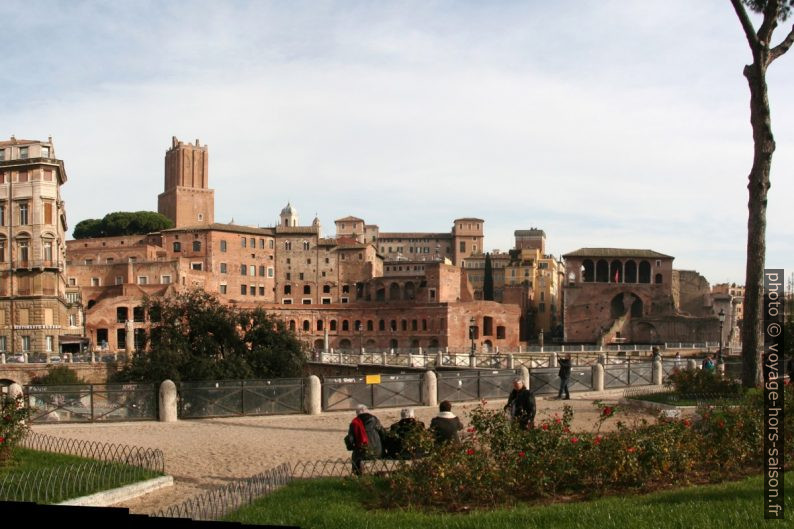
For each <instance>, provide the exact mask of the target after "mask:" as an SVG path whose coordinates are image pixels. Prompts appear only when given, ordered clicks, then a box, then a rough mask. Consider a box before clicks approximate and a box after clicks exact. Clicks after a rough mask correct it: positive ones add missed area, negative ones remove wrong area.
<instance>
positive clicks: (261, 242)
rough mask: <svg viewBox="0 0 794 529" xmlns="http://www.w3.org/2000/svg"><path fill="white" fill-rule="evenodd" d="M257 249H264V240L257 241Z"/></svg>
mask: <svg viewBox="0 0 794 529" xmlns="http://www.w3.org/2000/svg"><path fill="white" fill-rule="evenodd" d="M259 249H260V250H264V249H265V240H264V239H259Z"/></svg>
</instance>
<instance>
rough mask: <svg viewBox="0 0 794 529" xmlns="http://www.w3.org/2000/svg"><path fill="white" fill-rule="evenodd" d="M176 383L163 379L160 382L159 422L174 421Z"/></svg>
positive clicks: (175, 417)
mask: <svg viewBox="0 0 794 529" xmlns="http://www.w3.org/2000/svg"><path fill="white" fill-rule="evenodd" d="M176 420H177V413H176V384H174V382H173V381H171V380H163V382H162V384H160V422H176Z"/></svg>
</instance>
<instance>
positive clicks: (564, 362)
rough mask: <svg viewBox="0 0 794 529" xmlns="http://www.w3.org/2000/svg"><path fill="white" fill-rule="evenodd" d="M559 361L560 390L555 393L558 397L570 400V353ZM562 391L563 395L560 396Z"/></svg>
mask: <svg viewBox="0 0 794 529" xmlns="http://www.w3.org/2000/svg"><path fill="white" fill-rule="evenodd" d="M559 363H560V372H559V375H560V392H559V393H558V394H557V398H558V399H563V400H570V398H571V394H570V392H569V391H568V384H569V383H570V381H571V354H570V353H568V354H567V355H565V358H561V359H560V360H559ZM563 392H564V393H565V397H563V396H562V394H563Z"/></svg>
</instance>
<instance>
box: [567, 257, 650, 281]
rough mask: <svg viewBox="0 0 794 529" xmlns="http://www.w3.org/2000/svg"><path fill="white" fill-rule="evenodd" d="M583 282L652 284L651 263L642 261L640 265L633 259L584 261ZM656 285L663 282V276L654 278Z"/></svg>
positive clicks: (582, 269)
mask: <svg viewBox="0 0 794 529" xmlns="http://www.w3.org/2000/svg"><path fill="white" fill-rule="evenodd" d="M581 273H582V282H584V283H646V284H649V283H651V263H649V262H648V261H640V262H639V264H638V263H637V262H636V261H634V260H633V259H629V260H628V261H621V260H618V259H615V260H613V261H612V262H608V261H607V260H606V259H599V260H598V261H596V262H593V261H592V260H591V259H585V260H584V261H582V268H581ZM653 282H654V283H655V284H661V283H662V282H663V276H662V274H658V273H657V274H656V275H655V276H654V277H653Z"/></svg>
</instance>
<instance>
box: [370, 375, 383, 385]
mask: <svg viewBox="0 0 794 529" xmlns="http://www.w3.org/2000/svg"><path fill="white" fill-rule="evenodd" d="M367 384H380V375H367Z"/></svg>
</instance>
